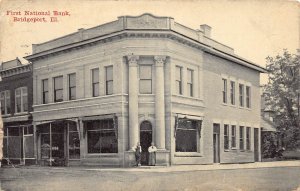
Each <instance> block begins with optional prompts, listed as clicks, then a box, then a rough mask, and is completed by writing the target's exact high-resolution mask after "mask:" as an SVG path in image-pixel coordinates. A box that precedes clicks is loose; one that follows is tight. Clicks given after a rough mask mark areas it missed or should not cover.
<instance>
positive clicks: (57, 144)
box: [25, 13, 265, 167]
mask: <svg viewBox="0 0 300 191" xmlns="http://www.w3.org/2000/svg"><path fill="white" fill-rule="evenodd" d="M210 35H211V27H210V26H208V25H201V26H200V28H199V29H197V30H194V29H190V28H188V27H186V26H184V25H182V24H179V23H177V22H175V21H174V19H173V18H171V17H160V16H154V15H152V14H148V13H146V14H143V15H140V16H121V17H118V18H117V20H115V21H112V22H110V23H106V24H103V25H100V26H96V27H93V28H89V29H79V30H78V31H77V32H74V33H72V34H68V35H66V36H62V37H59V38H56V39H53V40H50V41H47V42H44V43H40V44H33V45H32V46H33V47H32V48H33V53H32V55H29V56H27V57H25V59H27V60H28V61H29V62H30V63H31V65H32V75H33V106H32V107H33V111H32V112H31V114H32V120H33V121H32V127H33V132H34V139H35V140H34V153H35V158H36V159H37V162H38V163H39V164H45V165H49V164H50V165H52V164H63V165H70V166H71V165H101V166H121V167H128V166H133V165H134V164H135V156H134V151H133V150H132V147H134V146H135V145H136V144H137V142H140V143H141V146H142V165H147V164H148V161H147V160H148V157H147V156H148V153H147V149H148V147H149V146H150V144H151V142H154V144H155V146H156V147H157V148H158V151H157V154H156V164H157V165H163V166H168V165H180V164H211V163H243V162H255V161H260V158H261V155H260V125H259V124H260V90H259V76H260V73H262V72H265V69H264V68H262V67H260V66H258V65H256V64H254V63H252V62H250V61H248V60H245V59H243V58H241V57H239V56H237V55H236V54H234V50H233V49H232V48H230V47H228V46H226V45H223V44H221V43H219V42H217V41H215V40H213V39H211V36H210Z"/></svg>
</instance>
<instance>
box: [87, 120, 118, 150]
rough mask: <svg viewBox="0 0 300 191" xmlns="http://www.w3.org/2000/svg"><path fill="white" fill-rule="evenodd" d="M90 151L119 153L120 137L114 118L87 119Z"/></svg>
mask: <svg viewBox="0 0 300 191" xmlns="http://www.w3.org/2000/svg"><path fill="white" fill-rule="evenodd" d="M85 125H86V127H87V139H88V153H117V152H118V137H117V129H116V127H115V126H114V122H113V119H105V120H94V121H87V122H86V123H85Z"/></svg>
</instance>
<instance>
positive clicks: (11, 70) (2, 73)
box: [0, 64, 31, 79]
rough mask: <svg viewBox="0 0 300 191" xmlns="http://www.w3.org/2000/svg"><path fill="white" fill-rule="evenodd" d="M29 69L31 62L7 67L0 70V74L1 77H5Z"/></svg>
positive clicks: (28, 70)
mask: <svg viewBox="0 0 300 191" xmlns="http://www.w3.org/2000/svg"><path fill="white" fill-rule="evenodd" d="M30 71H31V64H26V65H22V66H17V67H14V68H9V69H6V70H0V76H1V78H2V79H3V78H7V77H10V76H14V75H18V74H22V73H26V72H30Z"/></svg>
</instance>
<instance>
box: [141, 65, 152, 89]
mask: <svg viewBox="0 0 300 191" xmlns="http://www.w3.org/2000/svg"><path fill="white" fill-rule="evenodd" d="M143 67H149V68H150V70H151V74H150V78H145V77H143V76H141V68H143ZM152 75H153V69H152V65H148V64H147V65H143V64H141V65H139V93H140V94H152V92H153V87H152V86H153V82H152V78H153V77H152ZM142 81H150V84H151V85H150V91H145V92H141V82H142Z"/></svg>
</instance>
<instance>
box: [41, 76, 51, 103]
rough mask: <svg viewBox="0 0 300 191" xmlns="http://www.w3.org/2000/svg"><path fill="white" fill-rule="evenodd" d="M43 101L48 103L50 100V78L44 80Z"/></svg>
mask: <svg viewBox="0 0 300 191" xmlns="http://www.w3.org/2000/svg"><path fill="white" fill-rule="evenodd" d="M42 94H43V95H42V99H43V100H42V103H43V104H47V103H48V102H49V100H48V95H49V89H48V79H44V80H42Z"/></svg>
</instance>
